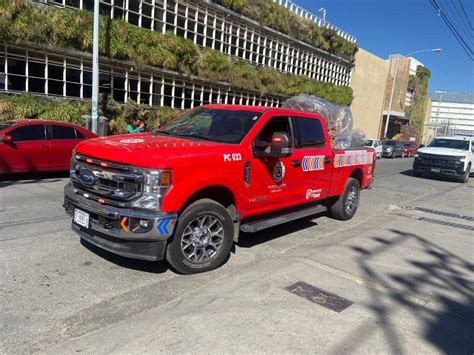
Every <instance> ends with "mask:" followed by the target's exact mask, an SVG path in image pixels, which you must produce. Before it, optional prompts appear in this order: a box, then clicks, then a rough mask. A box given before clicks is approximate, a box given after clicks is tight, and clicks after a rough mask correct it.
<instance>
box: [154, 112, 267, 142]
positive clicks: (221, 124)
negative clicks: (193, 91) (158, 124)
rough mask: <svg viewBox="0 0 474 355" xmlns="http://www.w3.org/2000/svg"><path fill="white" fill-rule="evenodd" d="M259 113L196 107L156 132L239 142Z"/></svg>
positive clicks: (216, 140)
mask: <svg viewBox="0 0 474 355" xmlns="http://www.w3.org/2000/svg"><path fill="white" fill-rule="evenodd" d="M260 115H261V114H260V113H258V112H252V111H243V110H239V111H235V110H219V109H204V108H201V109H196V110H192V111H190V112H188V113H185V114H183V115H182V116H180V117H179V118H177V119H176V120H173V121H171V122H170V123H168V124H167V125H165V126H164V127H163V128H162V129H161V130H160V131H158V132H157V134H160V132H163V133H162V134H167V135H173V136H180V137H195V138H196V139H204V140H210V141H215V142H225V143H239V142H240V141H241V140H242V139H243V138H244V136H245V135H246V134H247V132H248V131H249V130H250V128H252V126H253V125H254V124H255V122H257V120H258V118H259V117H260Z"/></svg>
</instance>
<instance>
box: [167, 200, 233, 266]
mask: <svg viewBox="0 0 474 355" xmlns="http://www.w3.org/2000/svg"><path fill="white" fill-rule="evenodd" d="M205 218H207V219H208V221H217V222H216V224H217V227H218V228H220V227H222V235H221V236H216V237H214V236H212V232H211V228H207V232H202V230H201V231H197V232H196V229H199V228H197V227H194V228H193V227H192V226H193V225H194V226H196V225H199V223H201V222H200V220H199V219H201V220H202V219H204V220H205ZM196 223H197V224H196ZM219 224H220V225H219ZM202 225H203V223H201V226H202ZM215 226H216V225H214V227H215ZM211 227H212V226H211ZM214 227H212V228H214ZM203 229H206V228H203ZM190 231H192V233H191V235H189V232H190ZM185 232H186V233H188V234H187V235H185ZM199 232H201V235H197V236H195V233H198V234H199ZM193 238H194V239H193ZM196 238H197V239H199V241H198V240H197V239H196ZM206 238H207V240H209V241H212V240H213V238H219V240H221V242H220V244H219V246H218V247H217V249H216V247H215V246H212V247H211V245H207V246H206V245H205V240H206ZM233 240H234V224H233V222H232V218H231V216H230V214H229V212H228V211H227V210H226V209H225V207H224V206H222V205H221V204H219V203H217V202H215V201H213V200H210V199H202V200H198V201H196V202H194V203H192V204H191V205H189V206H188V207H187V208H186V209H185V210H184V212H183V213H182V214H181V215H180V216H179V218H178V223H177V225H176V229H175V231H174V234H173V237H172V238H171V240H170V242H169V244H168V248H167V250H166V260H167V261H168V263H169V264H170V265H171V267H172V268H173V269H174V270H175V271H177V272H179V273H181V274H196V273H199V272H206V271H210V270H214V269H217V268H218V267H219V266H221V265H222V264H223V263H224V262H225V261H226V260H227V258H228V257H229V255H230V250H231V248H232V244H233ZM191 241H195V242H196V243H204V245H200V244H197V245H195V244H194V243H192V242H191ZM185 243H187V245H186V244H185ZM208 244H209V243H208ZM203 249H204V250H203ZM193 250H194V252H193ZM186 251H187V252H188V254H193V253H194V255H191V256H190V255H186V254H185V253H186ZM211 253H214V254H211ZM209 254H211V255H209ZM199 255H202V259H203V260H199V261H198V260H193V258H198V259H199Z"/></svg>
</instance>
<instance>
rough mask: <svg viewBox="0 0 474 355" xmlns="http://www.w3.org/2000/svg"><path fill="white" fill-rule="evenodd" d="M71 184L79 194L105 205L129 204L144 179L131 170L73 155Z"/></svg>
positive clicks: (126, 167) (138, 191)
mask: <svg viewBox="0 0 474 355" xmlns="http://www.w3.org/2000/svg"><path fill="white" fill-rule="evenodd" d="M70 173H71V182H72V184H73V186H74V187H75V188H76V189H78V190H79V191H80V192H81V193H83V194H84V193H86V194H88V195H89V197H90V198H92V199H95V200H98V199H99V198H103V199H104V200H106V202H109V203H111V204H115V203H113V202H120V203H119V205H121V206H122V205H124V203H126V202H128V201H131V200H133V199H135V198H137V197H139V196H140V195H141V194H142V191H143V184H144V176H143V174H142V173H140V172H138V171H137V170H135V169H134V168H132V167H128V166H125V165H121V164H116V163H111V162H105V161H101V160H98V159H95V158H89V157H85V156H82V155H78V154H76V155H75V156H74V157H73V161H72V164H71V171H70Z"/></svg>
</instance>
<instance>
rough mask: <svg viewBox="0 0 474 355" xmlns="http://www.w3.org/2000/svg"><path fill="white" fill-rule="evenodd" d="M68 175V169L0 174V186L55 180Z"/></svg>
mask: <svg viewBox="0 0 474 355" xmlns="http://www.w3.org/2000/svg"><path fill="white" fill-rule="evenodd" d="M67 177H69V172H68V171H56V172H47V173H21V174H0V187H5V186H10V185H24V184H34V183H37V182H40V181H41V182H47V183H51V182H57V181H60V180H61V179H63V178H67Z"/></svg>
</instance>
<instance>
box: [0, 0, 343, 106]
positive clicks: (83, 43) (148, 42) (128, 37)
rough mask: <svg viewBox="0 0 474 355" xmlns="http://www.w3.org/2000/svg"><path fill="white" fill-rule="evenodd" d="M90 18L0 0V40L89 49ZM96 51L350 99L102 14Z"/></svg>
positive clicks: (265, 87) (258, 85)
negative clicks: (97, 49)
mask: <svg viewBox="0 0 474 355" xmlns="http://www.w3.org/2000/svg"><path fill="white" fill-rule="evenodd" d="M249 1H250V0H249ZM252 1H253V0H252ZM92 20H93V19H92V14H91V13H90V12H88V11H81V10H69V9H62V8H53V7H49V6H33V5H30V4H29V3H27V2H26V1H25V0H0V40H3V41H5V42H9V43H23V42H25V41H26V42H32V43H38V44H43V45H44V44H46V45H50V46H54V47H62V48H73V49H78V50H82V51H89V52H90V51H91V50H92ZM33 24H34V25H33ZM99 50H100V53H101V55H104V56H107V57H111V58H117V59H123V60H129V61H131V62H133V63H134V64H135V65H136V66H137V67H139V68H140V67H142V66H144V65H151V66H156V67H160V68H164V69H169V70H175V71H179V72H184V73H188V74H194V75H197V76H200V77H202V78H205V79H210V80H219V81H225V82H228V83H229V84H230V85H231V86H234V87H238V88H242V89H246V90H258V91H259V92H260V93H261V94H262V95H265V94H268V93H274V94H283V95H294V94H299V93H307V94H310V95H315V96H319V97H322V98H324V99H326V100H328V101H331V102H333V103H336V104H341V105H350V103H351V102H352V89H351V88H350V87H347V86H336V85H334V84H329V83H323V82H320V81H316V80H312V79H309V78H308V77H306V76H294V75H287V74H283V73H280V72H278V71H276V70H274V69H270V68H255V67H253V66H250V65H248V64H245V63H240V62H233V61H231V60H230V59H229V58H228V57H227V56H225V55H224V54H223V53H221V52H218V51H214V50H210V49H204V50H200V48H199V47H198V46H197V45H196V44H194V43H193V42H192V41H190V40H187V39H184V38H182V37H179V36H176V35H174V34H170V33H167V34H161V33H158V32H154V31H150V30H147V29H142V28H139V27H137V26H134V25H131V24H129V23H127V22H126V21H123V20H111V19H110V18H108V17H103V16H102V17H101V18H100V40H99Z"/></svg>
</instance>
